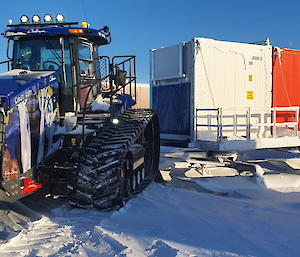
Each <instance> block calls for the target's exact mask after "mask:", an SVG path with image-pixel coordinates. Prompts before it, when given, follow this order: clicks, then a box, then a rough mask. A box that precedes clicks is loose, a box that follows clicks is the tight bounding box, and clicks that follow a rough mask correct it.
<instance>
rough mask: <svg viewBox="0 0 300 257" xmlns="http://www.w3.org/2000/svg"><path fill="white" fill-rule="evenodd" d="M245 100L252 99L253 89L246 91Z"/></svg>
mask: <svg viewBox="0 0 300 257" xmlns="http://www.w3.org/2000/svg"><path fill="white" fill-rule="evenodd" d="M247 100H253V91H247Z"/></svg>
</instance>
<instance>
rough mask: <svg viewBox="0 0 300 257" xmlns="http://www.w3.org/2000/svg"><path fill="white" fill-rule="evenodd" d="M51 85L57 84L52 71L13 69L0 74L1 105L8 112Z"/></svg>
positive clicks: (54, 73) (55, 76)
mask: <svg viewBox="0 0 300 257" xmlns="http://www.w3.org/2000/svg"><path fill="white" fill-rule="evenodd" d="M53 83H57V75H56V72H54V71H27V70H21V69H15V70H11V71H8V72H6V73H3V74H0V97H1V103H2V105H5V106H6V108H7V110H9V109H11V108H13V107H14V106H16V105H17V104H19V103H20V102H22V101H24V100H25V99H26V98H28V97H30V96H31V95H34V94H36V93H37V92H38V91H39V90H40V89H42V88H45V87H47V86H49V85H50V84H53Z"/></svg>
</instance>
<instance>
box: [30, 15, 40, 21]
mask: <svg viewBox="0 0 300 257" xmlns="http://www.w3.org/2000/svg"><path fill="white" fill-rule="evenodd" d="M32 22H33V23H40V22H41V18H40V16H38V15H33V16H32Z"/></svg>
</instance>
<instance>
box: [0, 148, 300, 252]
mask: <svg viewBox="0 0 300 257" xmlns="http://www.w3.org/2000/svg"><path fill="white" fill-rule="evenodd" d="M162 150H163V151H162V158H161V165H160V169H161V170H162V172H163V175H164V177H165V179H166V180H167V182H166V185H162V184H156V183H152V184H151V185H150V186H148V187H147V188H146V190H144V191H143V192H142V193H141V194H139V195H138V196H137V197H136V198H134V199H131V200H130V201H129V202H128V203H127V204H126V205H125V207H123V208H122V209H120V210H118V211H113V212H101V211H98V210H82V209H69V207H68V205H67V204H66V203H65V202H62V203H61V204H57V206H56V207H55V208H54V209H52V210H51V211H49V212H46V213H44V214H43V215H41V218H36V219H35V220H33V221H30V222H28V224H27V225H24V226H20V229H21V231H20V232H19V233H17V234H11V235H10V236H9V237H8V239H6V240H3V241H2V244H1V245H0V255H1V256H161V257H165V256H167V257H168V256H272V257H273V256H299V255H300V232H299V231H300V222H299V217H300V197H299V196H300V194H299V192H300V187H299V184H300V175H299V174H300V173H298V172H299V171H298V170H297V169H296V170H295V169H292V168H291V166H293V167H294V168H295V166H297V165H296V164H295V163H297V160H296V157H298V155H299V154H298V153H285V152H279V151H277V152H276V151H273V152H272V151H271V152H269V151H261V152H255V153H254V154H253V155H252V156H251V157H252V161H254V160H255V162H256V163H261V167H263V168H264V171H266V173H265V174H264V175H261V174H258V176H244V177H241V176H233V175H234V170H232V169H230V168H227V167H222V166H214V165H213V164H211V163H208V164H209V165H207V169H208V170H210V171H211V173H214V172H216V174H219V172H221V171H222V170H223V171H224V172H228V177H219V176H217V177H214V178H211V177H209V176H206V177H202V175H201V174H200V173H201V171H200V168H199V166H197V165H196V166H195V164H192V165H191V164H190V159H189V156H188V155H189V154H186V153H183V152H182V151H180V150H178V149H168V148H163V149H162ZM169 151H171V153H170V152H169ZM168 152H169V153H168ZM255 155H256V156H255ZM268 155H269V156H268ZM240 156H241V159H243V158H244V159H248V160H249V159H251V158H250V156H249V154H248V152H247V153H242V154H241V155H240ZM275 157H276V158H279V157H280V158H287V157H288V158H292V163H293V164H290V163H288V164H289V165H288V164H287V162H282V161H274V162H275V163H274V162H273V163H272V161H270V162H268V163H264V160H266V159H272V158H275ZM186 159H189V161H186ZM282 160H283V159H282ZM284 160H285V159H284ZM199 172H200V173H199ZM199 174H200V175H199ZM213 192H218V193H213ZM38 216H39V215H37V217H38ZM16 217H17V216H16ZM16 223H18V222H16ZM17 229H18V228H16V230H17Z"/></svg>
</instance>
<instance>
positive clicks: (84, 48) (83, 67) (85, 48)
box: [78, 42, 95, 78]
mask: <svg viewBox="0 0 300 257" xmlns="http://www.w3.org/2000/svg"><path fill="white" fill-rule="evenodd" d="M92 49H93V48H92V45H90V44H85V43H83V42H82V43H80V44H79V45H78V55H79V74H80V76H81V77H88V78H94V77H95V74H94V72H93V63H92Z"/></svg>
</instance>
